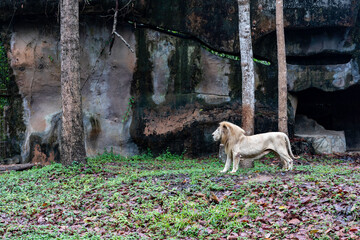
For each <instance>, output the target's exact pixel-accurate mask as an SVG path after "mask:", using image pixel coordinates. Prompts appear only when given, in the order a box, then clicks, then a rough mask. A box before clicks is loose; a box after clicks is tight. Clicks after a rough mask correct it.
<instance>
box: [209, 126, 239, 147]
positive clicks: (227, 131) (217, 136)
mask: <svg viewBox="0 0 360 240" xmlns="http://www.w3.org/2000/svg"><path fill="white" fill-rule="evenodd" d="M244 134H245V131H244V130H243V129H242V128H241V127H239V126H237V125H235V124H232V123H230V122H221V123H220V124H219V127H218V128H217V129H216V130H215V131H214V132H213V133H212V136H213V139H214V141H219V140H220V141H221V143H222V144H225V143H227V142H229V140H237V139H238V138H239V137H240V136H241V135H244Z"/></svg>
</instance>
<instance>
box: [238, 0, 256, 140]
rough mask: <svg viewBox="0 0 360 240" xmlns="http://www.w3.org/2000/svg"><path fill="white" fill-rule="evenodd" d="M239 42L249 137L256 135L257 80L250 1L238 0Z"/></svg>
mask: <svg viewBox="0 0 360 240" xmlns="http://www.w3.org/2000/svg"><path fill="white" fill-rule="evenodd" d="M238 7H239V40H240V58H241V73H242V127H243V129H244V130H245V131H246V134H247V135H252V134H254V112H255V87H254V85H255V78H254V62H253V51H252V43H251V24H250V1H249V0H238Z"/></svg>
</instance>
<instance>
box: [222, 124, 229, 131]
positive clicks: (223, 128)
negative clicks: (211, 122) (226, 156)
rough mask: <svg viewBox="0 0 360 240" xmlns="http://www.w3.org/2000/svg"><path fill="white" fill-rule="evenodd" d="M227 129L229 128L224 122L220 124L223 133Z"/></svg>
mask: <svg viewBox="0 0 360 240" xmlns="http://www.w3.org/2000/svg"><path fill="white" fill-rule="evenodd" d="M228 130H229V128H228V126H226V125H225V124H224V125H222V132H223V133H227V132H228Z"/></svg>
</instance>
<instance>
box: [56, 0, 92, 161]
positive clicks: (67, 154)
mask: <svg viewBox="0 0 360 240" xmlns="http://www.w3.org/2000/svg"><path fill="white" fill-rule="evenodd" d="M60 34H61V37H60V38H61V39H60V41H61V98H62V110H63V115H62V132H61V133H62V139H61V162H62V163H63V164H64V165H69V164H72V163H73V162H77V163H86V159H85V157H86V153H85V145H84V126H83V118H82V102H81V92H80V45H79V2H78V0H62V1H61V28H60Z"/></svg>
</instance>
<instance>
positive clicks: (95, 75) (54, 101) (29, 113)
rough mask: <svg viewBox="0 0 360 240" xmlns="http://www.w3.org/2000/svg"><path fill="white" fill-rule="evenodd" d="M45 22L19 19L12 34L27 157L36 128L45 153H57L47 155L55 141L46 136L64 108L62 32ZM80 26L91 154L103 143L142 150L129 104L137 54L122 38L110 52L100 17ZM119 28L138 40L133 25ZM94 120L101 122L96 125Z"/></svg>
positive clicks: (121, 149)
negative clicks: (132, 127) (132, 136)
mask: <svg viewBox="0 0 360 240" xmlns="http://www.w3.org/2000/svg"><path fill="white" fill-rule="evenodd" d="M47 27H49V25H46V24H45V25H41V24H38V23H36V24H19V25H15V27H14V32H13V34H12V40H11V52H10V54H9V58H10V59H11V67H12V69H13V71H14V75H15V80H16V83H17V84H18V86H19V91H20V93H21V95H22V97H23V105H24V108H25V114H24V115H25V122H26V124H27V130H26V136H25V139H24V140H23V141H24V142H23V143H22V156H23V159H26V161H29V160H30V159H32V158H33V157H31V156H30V152H32V151H35V150H36V149H35V146H36V144H35V145H34V144H33V143H31V141H30V138H31V136H32V135H34V134H35V135H37V136H40V137H41V140H39V141H40V142H39V144H40V145H39V146H43V147H40V148H37V149H42V150H44V149H45V150H44V151H45V152H46V153H44V152H43V153H44V154H45V155H46V156H47V157H48V158H49V157H50V158H51V160H56V159H57V158H56V157H51V156H50V155H49V154H51V151H52V150H50V149H53V148H54V146H53V145H52V144H50V145H49V144H48V143H46V140H47V139H46V138H44V136H45V135H47V134H48V133H49V132H51V129H52V128H54V126H53V125H52V118H53V116H54V115H55V114H57V113H59V112H60V111H61V102H60V58H59V35H58V32H57V31H55V30H53V31H49V32H47V31H44V29H46V28H47ZM80 31H81V42H82V44H81V46H82V54H81V62H82V64H81V69H82V72H81V74H82V75H81V78H82V95H83V111H84V115H85V117H84V123H85V130H86V150H87V154H88V155H94V154H96V153H98V152H102V151H103V150H104V148H113V150H114V152H118V153H121V154H123V155H128V154H135V153H137V151H138V150H137V147H136V145H134V144H133V143H132V141H131V139H130V133H129V127H130V123H131V108H130V109H129V110H128V109H127V108H128V104H129V100H128V99H129V98H130V86H131V79H132V74H133V72H134V70H133V69H134V67H135V56H134V54H132V53H131V52H130V51H129V50H128V49H127V47H126V46H125V45H123V43H122V42H121V41H119V39H117V40H116V41H115V44H114V46H113V49H112V54H111V55H108V53H107V51H106V50H107V48H106V40H107V39H108V37H109V36H110V32H109V28H108V27H107V26H106V25H102V24H101V22H100V24H99V23H97V22H93V21H91V20H89V21H86V22H84V23H83V24H82V28H81V30H80ZM118 31H119V32H120V33H121V34H123V36H124V38H125V39H127V41H128V42H129V43H130V44H132V45H133V46H134V45H135V37H134V34H133V33H132V31H131V30H130V29H128V28H123V29H118ZM105 48H106V50H105ZM127 111H129V112H128V117H127V118H126V119H125V118H124V116H125V115H126V112H127ZM123 120H124V121H123ZM94 121H95V122H96V123H98V125H94ZM31 144H32V147H31V146H30V145H31ZM44 144H45V145H46V146H48V145H49V147H44V146H45V145H44ZM46 149H47V150H46ZM40 152H41V151H40ZM38 155H39V154H38Z"/></svg>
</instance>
